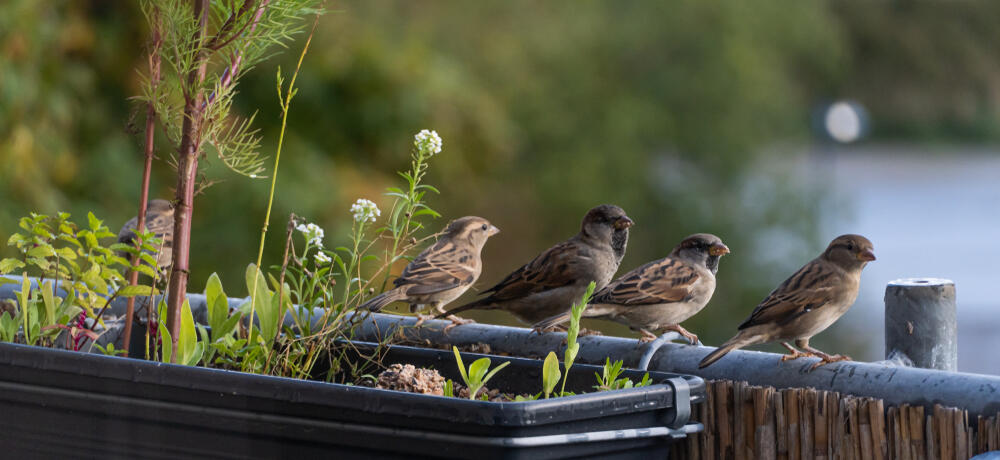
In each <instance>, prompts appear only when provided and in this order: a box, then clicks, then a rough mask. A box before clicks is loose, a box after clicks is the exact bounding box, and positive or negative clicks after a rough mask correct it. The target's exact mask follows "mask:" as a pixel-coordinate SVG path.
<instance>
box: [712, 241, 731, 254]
mask: <svg viewBox="0 0 1000 460" xmlns="http://www.w3.org/2000/svg"><path fill="white" fill-rule="evenodd" d="M708 253H709V254H711V255H713V256H724V255H726V254H729V247H728V246H726V245H724V244H722V243H719V244H713V245H712V247H710V248H708Z"/></svg>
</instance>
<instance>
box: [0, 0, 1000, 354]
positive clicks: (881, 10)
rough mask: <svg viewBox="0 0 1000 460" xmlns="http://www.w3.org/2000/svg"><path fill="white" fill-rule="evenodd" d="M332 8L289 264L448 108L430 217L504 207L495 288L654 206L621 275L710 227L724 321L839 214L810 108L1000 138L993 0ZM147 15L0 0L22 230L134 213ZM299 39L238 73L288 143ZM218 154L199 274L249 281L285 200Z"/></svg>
mask: <svg viewBox="0 0 1000 460" xmlns="http://www.w3.org/2000/svg"><path fill="white" fill-rule="evenodd" d="M327 8H328V9H329V12H328V14H326V15H325V16H324V17H323V18H322V19H321V21H320V25H319V28H318V30H317V36H316V38H315V39H314V42H313V48H312V49H311V51H310V54H309V55H308V56H307V57H306V61H305V63H304V66H303V70H302V73H301V75H300V77H299V81H298V82H299V86H300V91H299V94H298V97H297V98H296V99H295V100H294V101H293V103H292V108H291V115H290V125H289V131H288V133H287V138H286V139H287V145H286V150H285V155H284V159H283V164H282V170H281V172H280V175H279V178H278V193H277V197H276V199H277V201H276V209H275V214H274V216H275V217H274V218H273V220H272V224H271V233H270V236H271V237H270V241H269V243H268V246H267V253H266V259H265V260H266V261H268V263H269V264H270V263H277V262H278V257H279V251H280V249H281V242H280V240H281V234H282V233H283V229H284V219H285V218H286V216H287V215H288V213H289V212H295V213H297V214H299V215H301V216H305V217H307V218H308V219H309V220H311V221H314V222H317V223H318V224H320V225H321V226H323V227H325V228H326V229H327V245H328V246H331V247H333V246H337V245H340V244H343V243H344V242H345V241H346V236H344V235H346V232H347V230H348V228H349V225H350V215H349V213H348V208H349V206H350V204H351V203H352V202H353V201H354V200H355V199H356V198H358V197H365V198H370V199H373V200H375V201H376V202H377V203H379V204H380V205H381V206H382V207H383V209H385V208H387V207H388V206H389V205H390V204H391V201H390V200H388V199H387V198H385V197H383V196H382V195H381V194H382V191H383V190H384V188H385V187H386V186H389V185H394V184H395V183H397V182H398V177H396V175H395V171H397V170H402V169H405V168H406V167H407V166H408V152H409V149H410V148H411V145H412V136H413V134H414V133H416V132H417V131H419V130H420V129H422V128H431V129H435V130H437V131H438V132H439V133H440V134H441V136H442V137H443V139H444V152H443V154H441V155H439V156H437V157H435V158H434V160H433V163H432V165H431V170H430V175H429V183H431V184H434V185H436V186H437V187H438V188H439V189H440V190H441V192H442V193H441V195H440V196H435V197H432V198H431V205H432V206H433V207H435V208H436V209H438V210H439V211H441V212H442V213H443V214H444V216H445V218H442V219H440V220H439V221H437V222H432V223H431V224H430V227H432V228H433V229H435V230H436V229H438V228H440V227H443V226H444V225H445V224H446V223H447V219H449V218H453V217H459V216H462V215H469V214H474V215H480V216H483V217H487V218H489V219H490V220H491V221H493V223H495V224H496V225H497V226H498V227H500V228H501V229H502V230H503V232H502V233H501V234H500V235H499V236H498V237H497V238H495V239H493V240H492V241H490V243H489V244H487V246H486V250H485V253H484V257H485V271H484V275H483V278H482V279H481V282H480V286H479V287H480V288H485V287H488V286H489V285H491V283H492V282H495V281H497V280H499V279H500V278H502V277H503V276H504V275H505V274H506V273H508V272H509V271H510V270H512V269H514V268H515V267H517V266H518V265H520V264H522V263H524V262H526V261H527V260H529V259H530V258H531V257H533V256H534V255H535V254H537V253H538V252H539V251H540V250H542V249H544V248H545V247H547V246H548V245H550V244H552V243H554V242H555V241H558V240H561V239H564V238H566V237H568V236H570V235H572V234H573V233H575V232H576V231H577V229H578V227H579V220H580V218H581V217H582V215H583V213H584V212H585V211H586V210H587V209H588V208H590V207H591V206H593V205H596V204H600V203H615V204H618V205H620V206H622V207H623V208H625V209H626V210H627V212H628V213H629V215H630V216H632V217H633V218H634V220H635V221H636V222H637V224H636V226H635V227H634V228H633V232H632V239H631V241H630V245H629V249H628V254H627V256H626V259H625V261H624V263H623V265H622V269H623V272H624V270H628V269H631V268H632V267H634V266H637V265H639V264H641V263H643V262H645V261H648V260H651V259H654V258H659V257H663V256H664V255H666V253H667V252H668V251H669V250H670V249H671V248H672V247H673V245H674V244H676V242H678V241H679V240H680V239H681V238H682V237H683V236H685V235H687V234H690V233H693V232H712V233H716V234H718V235H720V236H721V237H722V239H723V240H724V241H725V242H726V243H727V244H728V245H729V247H730V248H731V249H732V255H730V256H727V257H726V258H724V260H723V261H722V266H721V269H720V272H719V277H720V280H719V288H718V290H717V292H716V296H715V299H714V300H713V302H712V303H711V304H710V307H709V308H708V309H707V310H706V311H705V312H704V313H703V314H702V315H700V316H698V317H696V318H695V319H693V320H691V321H689V322H688V323H686V324H685V326H687V327H688V328H689V329H691V330H692V331H695V332H696V333H698V334H700V335H701V336H702V339H703V340H704V341H705V342H707V343H718V342H719V341H720V340H722V339H725V338H728V337H729V336H730V335H731V334H732V333H733V331H734V328H735V326H736V325H737V324H738V323H739V322H740V321H741V320H742V319H743V317H744V316H745V315H746V314H747V313H748V312H749V311H750V310H751V309H752V307H753V306H754V305H756V303H757V302H758V301H759V300H760V299H761V298H762V297H763V296H764V295H765V294H766V293H767V292H768V291H769V290H770V289H771V288H772V287H773V286H775V285H776V284H777V283H778V282H780V281H781V280H782V279H783V278H784V277H785V276H787V274H788V273H790V271H791V270H794V269H795V268H797V267H798V266H800V265H801V264H802V263H804V262H805V261H806V260H808V259H809V258H812V257H814V255H815V254H817V253H818V252H819V251H820V250H821V249H822V248H823V247H824V246H825V244H826V242H827V241H828V240H829V239H830V238H832V237H833V236H835V235H832V234H828V233H827V232H825V231H824V229H822V228H820V227H819V219H818V210H817V209H818V207H819V206H820V205H821V204H822V203H824V202H826V201H830V200H832V198H831V197H829V196H828V194H827V193H825V192H824V190H823V188H822V186H821V184H816V185H815V186H806V187H802V186H801V185H800V183H801V182H802V181H801V180H800V179H801V178H797V177H796V174H797V173H796V170H795V169H794V168H787V167H782V165H783V164H785V161H784V159H785V158H786V157H787V156H790V155H794V154H799V153H801V152H802V151H803V150H809V149H811V148H812V146H814V145H816V144H817V143H819V142H821V141H820V140H818V139H816V138H815V136H814V134H813V133H812V128H811V125H810V123H811V119H812V114H813V112H814V111H815V109H816V107H817V106H818V105H819V104H821V103H823V102H824V101H831V100H836V99H839V98H843V97H850V98H853V99H856V100H859V101H861V102H863V103H864V104H865V105H866V107H867V108H868V109H869V111H870V115H871V118H872V122H873V123H872V125H873V126H876V127H877V129H875V130H874V131H873V132H872V136H873V138H875V139H923V140H958V141H967V140H972V141H984V140H987V141H995V140H997V139H998V138H1000V133H998V132H997V128H996V127H997V126H998V124H997V118H998V107H1000V105H998V102H1000V79H998V78H997V76H998V75H1000V72H998V70H1000V68H998V67H1000V48H998V47H997V45H996V44H997V43H1000V28H997V27H996V24H997V19H1000V3H996V2H979V1H954V2H908V1H882V2H869V1H862V0H847V1H843V0H840V1H832V0H830V1H809V2H802V1H792V0H760V1H756V2H737V1H708V2H705V1H694V0H684V1H674V2H658V1H616V2H607V1H587V0H582V1H577V0H573V1H546V2H541V1H526V0H514V1H507V0H504V1H499V0H491V1H479V2H453V1H414V0H407V1H389V0H376V1H372V0H368V1H330V2H328V3H327ZM147 35H148V28H147V25H146V24H145V21H144V18H143V17H142V14H141V12H140V11H139V8H138V5H137V3H136V2H104V1H96V0H95V1H82V0H80V1H68V0H67V1H49V2H38V1H34V0H6V1H4V2H2V3H0V165H2V166H0V240H2V241H6V240H7V238H8V237H9V235H10V234H11V232H12V231H14V229H15V228H16V225H17V220H16V219H17V217H19V216H22V215H24V214H26V213H28V212H29V211H36V212H42V213H53V212H56V211H57V210H65V211H69V212H71V213H73V214H74V216H75V217H76V218H77V219H80V218H82V217H83V216H84V215H85V214H86V211H88V210H93V211H94V212H95V213H96V214H97V215H98V216H100V217H102V218H104V219H106V221H107V222H108V224H109V226H111V227H113V228H116V227H117V226H119V225H120V224H121V223H123V222H124V221H125V220H127V219H128V218H130V217H131V216H134V215H135V214H136V206H137V201H138V195H139V175H140V170H141V164H142V155H141V140H140V134H137V133H136V129H137V128H136V127H141V126H142V118H141V117H142V115H141V114H142V113H143V111H137V110H136V106H135V104H134V103H132V102H131V101H130V97H131V96H134V95H136V94H138V92H139V73H138V72H140V71H142V72H144V71H145V66H146V61H145V59H146V56H145V48H144V43H145V42H146V39H147ZM303 40H304V37H303V36H300V37H299V40H297V41H296V42H295V43H294V44H293V45H292V47H291V48H290V49H291V51H290V52H286V53H283V54H281V55H279V56H277V57H275V58H273V59H271V60H270V61H268V62H267V63H266V64H265V65H262V66H259V67H258V68H257V69H255V70H254V71H253V72H252V73H251V74H250V75H249V76H248V77H247V78H246V79H245V80H244V81H243V82H242V84H241V86H240V88H239V90H240V93H241V94H240V95H239V96H237V104H238V106H237V109H238V111H240V112H242V113H243V114H246V115H249V114H252V113H253V112H255V111H258V112H259V114H258V116H257V120H256V123H257V126H258V127H260V128H261V130H262V134H263V136H264V146H263V150H264V152H266V153H270V152H273V151H274V146H275V142H276V137H277V136H276V133H277V129H278V124H279V119H278V115H279V109H278V104H277V100H276V97H275V96H276V94H275V72H276V68H277V66H278V65H281V66H282V68H283V69H291V68H293V67H294V60H295V59H296V58H297V55H298V50H299V49H301V45H302V42H303ZM136 114H140V115H136ZM160 138H161V139H162V135H161V136H160ZM157 154H158V156H159V157H160V158H161V160H164V161H160V162H158V163H157V164H156V165H155V167H154V168H155V171H154V180H153V192H152V195H153V196H154V197H164V198H169V197H171V196H172V194H173V193H172V186H173V185H174V180H175V179H174V178H173V172H174V171H173V170H172V168H171V167H170V165H169V164H168V162H167V161H165V160H167V159H168V158H169V156H170V152H169V151H168V150H167V149H166V148H165V147H162V148H160V149H159V150H158V152H157ZM204 163H205V164H207V166H208V167H207V168H206V169H205V173H206V179H207V180H212V181H219V182H217V183H216V184H215V185H213V186H211V187H210V188H208V189H207V190H206V191H205V192H204V193H203V194H202V195H201V196H200V197H198V199H197V201H196V206H195V221H194V229H193V232H194V233H193V241H192V266H193V273H192V276H191V280H192V285H191V286H190V290H191V291H199V290H201V289H202V288H203V283H204V280H205V279H207V277H208V275H209V274H210V273H211V272H213V271H218V272H219V273H220V275H222V279H223V282H224V283H225V284H226V285H227V286H239V285H241V281H240V280H241V276H242V275H241V274H242V271H243V269H244V267H245V265H246V264H247V263H249V262H250V261H251V260H252V259H253V258H254V256H255V248H256V239H257V237H258V235H259V229H260V226H261V223H262V219H263V213H264V207H265V205H266V193H267V183H266V182H265V181H263V180H257V181H252V180H249V179H245V178H242V177H240V176H237V175H235V174H232V173H230V172H229V171H227V170H226V169H225V167H224V166H223V165H221V163H220V162H219V161H218V159H215V158H211V157H208V158H207V159H206V160H205V162H204ZM0 253H2V255H9V254H10V253H11V250H10V248H3V250H2V251H0ZM473 317H476V318H479V319H481V320H486V321H493V322H510V321H511V320H510V319H509V317H507V316H505V315H504V314H503V313H483V314H479V315H473ZM589 326H591V327H594V326H597V327H599V328H601V329H604V330H605V331H606V332H608V333H616V334H617V333H626V331H624V330H623V328H617V327H606V326H607V325H599V324H591V325H589ZM831 336H832V334H825V335H824V336H821V337H820V340H817V341H816V342H817V343H818V344H819V346H820V347H822V346H823V344H824V343H825V342H829V341H832V340H833V339H832V338H830V337H831ZM838 351H840V350H838ZM848 351H849V350H848Z"/></svg>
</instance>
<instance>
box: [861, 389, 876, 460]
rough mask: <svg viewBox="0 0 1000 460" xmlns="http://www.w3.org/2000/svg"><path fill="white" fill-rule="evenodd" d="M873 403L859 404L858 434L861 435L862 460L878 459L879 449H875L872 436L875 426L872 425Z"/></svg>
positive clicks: (868, 401) (863, 402)
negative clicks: (871, 406) (871, 407)
mask: <svg viewBox="0 0 1000 460" xmlns="http://www.w3.org/2000/svg"><path fill="white" fill-rule="evenodd" d="M872 404H873V403H872V401H870V400H866V401H860V402H859V404H858V408H857V409H858V412H857V414H858V432H859V433H860V435H861V436H860V440H861V442H860V455H859V458H860V459H861V460H872V459H874V458H876V455H877V452H876V451H877V448H876V447H875V436H873V435H872V431H873V430H874V424H873V423H872V418H871V412H870V408H869V406H870V405H872Z"/></svg>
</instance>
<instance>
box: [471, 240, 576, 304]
mask: <svg viewBox="0 0 1000 460" xmlns="http://www.w3.org/2000/svg"><path fill="white" fill-rule="evenodd" d="M590 259H592V257H591V255H590V254H589V253H588V251H586V250H585V249H582V248H581V246H580V245H579V244H576V243H575V242H574V241H573V240H569V241H564V242H562V243H559V244H557V245H555V246H552V247H551V248H549V249H547V250H545V251H544V252H542V253H541V254H539V255H538V257H535V258H534V259H533V260H532V261H531V262H528V263H527V264H525V265H524V266H522V267H521V268H519V269H517V270H515V271H514V272H513V273H511V274H509V275H507V277H506V278H504V279H503V281H501V282H499V283H497V285H496V286H493V287H492V288H490V289H488V290H487V291H486V292H492V293H493V294H491V295H490V296H489V298H490V299H492V300H509V299H518V298H521V297H524V296H527V295H528V294H532V293H536V292H541V291H546V290H549V289H554V288H557V287H562V286H568V285H570V284H573V283H575V282H577V281H578V280H579V279H580V278H581V277H583V276H585V273H583V271H584V267H583V265H584V264H586V263H587V262H588V261H589V260H590Z"/></svg>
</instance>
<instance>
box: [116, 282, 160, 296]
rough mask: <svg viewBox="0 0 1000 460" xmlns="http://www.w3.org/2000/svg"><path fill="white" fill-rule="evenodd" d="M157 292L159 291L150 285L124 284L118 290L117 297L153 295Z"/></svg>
mask: <svg viewBox="0 0 1000 460" xmlns="http://www.w3.org/2000/svg"><path fill="white" fill-rule="evenodd" d="M156 294H159V291H157V290H156V289H154V288H153V287H152V286H143V285H141V284H137V285H135V286H125V287H123V288H121V290H119V291H118V297H135V296H140V295H141V296H146V297H149V296H153V295H156Z"/></svg>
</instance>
